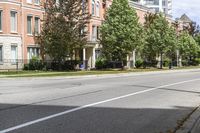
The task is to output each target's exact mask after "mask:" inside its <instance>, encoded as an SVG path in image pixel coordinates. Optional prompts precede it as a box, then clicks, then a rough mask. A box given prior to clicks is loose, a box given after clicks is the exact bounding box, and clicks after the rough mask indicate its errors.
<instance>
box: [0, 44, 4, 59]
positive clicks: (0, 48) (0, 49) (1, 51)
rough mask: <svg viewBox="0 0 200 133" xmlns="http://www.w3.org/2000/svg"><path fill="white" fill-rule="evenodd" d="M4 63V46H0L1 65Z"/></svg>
mask: <svg viewBox="0 0 200 133" xmlns="http://www.w3.org/2000/svg"><path fill="white" fill-rule="evenodd" d="M2 62H3V46H2V45H0V63H2Z"/></svg>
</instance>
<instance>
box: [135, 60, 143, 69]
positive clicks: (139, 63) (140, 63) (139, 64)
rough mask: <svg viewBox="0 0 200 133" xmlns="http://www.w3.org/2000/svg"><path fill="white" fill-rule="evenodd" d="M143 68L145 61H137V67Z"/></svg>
mask: <svg viewBox="0 0 200 133" xmlns="http://www.w3.org/2000/svg"><path fill="white" fill-rule="evenodd" d="M142 66H144V61H143V60H136V62H135V67H136V68H141V67H142Z"/></svg>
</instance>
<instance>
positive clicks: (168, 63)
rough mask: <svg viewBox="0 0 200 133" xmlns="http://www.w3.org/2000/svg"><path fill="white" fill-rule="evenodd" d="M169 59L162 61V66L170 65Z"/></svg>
mask: <svg viewBox="0 0 200 133" xmlns="http://www.w3.org/2000/svg"><path fill="white" fill-rule="evenodd" d="M170 63H171V61H170V60H169V59H166V60H164V61H163V66H164V67H168V66H169V65H170Z"/></svg>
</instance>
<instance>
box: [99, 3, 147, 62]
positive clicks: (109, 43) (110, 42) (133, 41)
mask: <svg viewBox="0 0 200 133" xmlns="http://www.w3.org/2000/svg"><path fill="white" fill-rule="evenodd" d="M100 32H101V39H100V43H101V44H102V46H103V49H102V51H103V55H104V56H105V57H106V59H107V60H112V61H122V62H123V60H125V59H126V56H127V54H129V53H130V52H132V51H133V50H135V49H137V48H138V47H140V46H141V43H143V41H142V35H143V30H142V26H141V25H140V24H139V22H138V16H137V14H136V11H135V9H133V8H131V7H130V6H129V3H128V0H113V3H112V5H111V7H110V8H109V9H108V11H107V12H106V17H105V21H104V22H103V24H102V26H101V28H100ZM122 64H123V63H122Z"/></svg>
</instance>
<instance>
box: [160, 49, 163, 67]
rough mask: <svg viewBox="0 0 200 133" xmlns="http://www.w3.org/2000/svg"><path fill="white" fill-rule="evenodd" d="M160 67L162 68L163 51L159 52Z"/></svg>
mask: <svg viewBox="0 0 200 133" xmlns="http://www.w3.org/2000/svg"><path fill="white" fill-rule="evenodd" d="M160 69H163V53H162V52H161V53H160Z"/></svg>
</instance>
